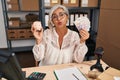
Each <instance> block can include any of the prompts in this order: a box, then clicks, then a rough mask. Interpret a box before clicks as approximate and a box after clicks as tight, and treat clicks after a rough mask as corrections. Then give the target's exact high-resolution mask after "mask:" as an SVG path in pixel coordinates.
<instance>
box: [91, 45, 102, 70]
mask: <svg viewBox="0 0 120 80" xmlns="http://www.w3.org/2000/svg"><path fill="white" fill-rule="evenodd" d="M94 53H95V55H97V62H96V64H94V65H92V66H91V67H90V70H93V69H97V70H98V71H100V72H103V71H104V70H103V68H102V64H100V59H101V58H102V55H103V53H104V50H103V48H102V47H98V48H97V49H96V50H95V52H94Z"/></svg>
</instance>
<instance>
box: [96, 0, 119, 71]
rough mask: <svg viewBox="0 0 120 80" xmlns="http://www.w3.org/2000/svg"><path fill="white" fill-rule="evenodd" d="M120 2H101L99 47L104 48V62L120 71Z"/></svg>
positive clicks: (108, 0) (104, 0) (117, 0)
mask: <svg viewBox="0 0 120 80" xmlns="http://www.w3.org/2000/svg"><path fill="white" fill-rule="evenodd" d="M119 3H120V0H114V1H113V0H101V9H100V18H99V28H98V36H97V43H96V44H97V46H102V47H103V48H104V54H103V58H102V59H103V60H104V61H105V62H106V63H107V64H108V65H109V66H111V67H114V68H118V69H120V62H119V58H120V35H119V34H120V5H119Z"/></svg>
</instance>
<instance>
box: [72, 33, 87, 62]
mask: <svg viewBox="0 0 120 80" xmlns="http://www.w3.org/2000/svg"><path fill="white" fill-rule="evenodd" d="M74 39H75V49H74V60H75V61H76V62H78V63H81V62H82V61H83V60H84V57H85V54H86V53H87V51H88V48H87V46H86V44H85V43H80V38H79V36H78V34H76V35H75V38H74Z"/></svg>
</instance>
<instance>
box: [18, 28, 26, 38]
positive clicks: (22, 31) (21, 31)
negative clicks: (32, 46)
mask: <svg viewBox="0 0 120 80" xmlns="http://www.w3.org/2000/svg"><path fill="white" fill-rule="evenodd" d="M17 31H18V39H26V33H27V32H26V29H18V30H17Z"/></svg>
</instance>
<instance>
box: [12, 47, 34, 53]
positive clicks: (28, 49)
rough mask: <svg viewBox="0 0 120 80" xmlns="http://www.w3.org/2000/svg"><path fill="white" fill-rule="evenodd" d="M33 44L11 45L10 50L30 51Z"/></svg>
mask: <svg viewBox="0 0 120 80" xmlns="http://www.w3.org/2000/svg"><path fill="white" fill-rule="evenodd" d="M32 48H33V46H27V47H12V48H11V49H10V50H11V51H13V52H21V51H32Z"/></svg>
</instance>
